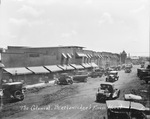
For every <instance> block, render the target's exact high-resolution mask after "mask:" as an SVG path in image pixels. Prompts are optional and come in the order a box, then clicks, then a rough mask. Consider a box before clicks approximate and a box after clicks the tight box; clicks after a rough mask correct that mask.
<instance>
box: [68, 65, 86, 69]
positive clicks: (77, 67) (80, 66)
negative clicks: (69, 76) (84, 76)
mask: <svg viewBox="0 0 150 119" xmlns="http://www.w3.org/2000/svg"><path fill="white" fill-rule="evenodd" d="M70 65H71V66H72V67H74V68H75V69H84V67H83V66H82V65H79V64H70Z"/></svg>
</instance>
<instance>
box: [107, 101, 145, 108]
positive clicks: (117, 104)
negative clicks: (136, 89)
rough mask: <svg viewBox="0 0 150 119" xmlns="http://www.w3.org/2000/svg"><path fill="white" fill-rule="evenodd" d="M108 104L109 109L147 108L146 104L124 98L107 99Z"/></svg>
mask: <svg viewBox="0 0 150 119" xmlns="http://www.w3.org/2000/svg"><path fill="white" fill-rule="evenodd" d="M106 105H107V107H108V109H121V108H122V109H129V108H130V109H136V110H146V108H145V106H143V105H142V104H141V103H136V102H131V101H124V100H107V101H106Z"/></svg>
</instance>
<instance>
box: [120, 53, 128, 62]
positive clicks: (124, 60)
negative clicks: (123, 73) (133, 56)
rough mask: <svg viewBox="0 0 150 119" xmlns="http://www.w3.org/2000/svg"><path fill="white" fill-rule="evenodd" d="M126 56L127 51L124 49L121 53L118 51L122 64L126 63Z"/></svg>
mask: <svg viewBox="0 0 150 119" xmlns="http://www.w3.org/2000/svg"><path fill="white" fill-rule="evenodd" d="M126 58H127V53H126V52H125V51H123V52H122V53H120V60H121V63H122V64H125V63H126Z"/></svg>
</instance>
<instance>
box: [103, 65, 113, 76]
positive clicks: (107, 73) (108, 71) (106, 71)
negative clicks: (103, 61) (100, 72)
mask: <svg viewBox="0 0 150 119" xmlns="http://www.w3.org/2000/svg"><path fill="white" fill-rule="evenodd" d="M110 71H114V70H113V69H112V68H111V67H109V68H106V69H105V72H104V74H105V76H107V75H109V73H110Z"/></svg>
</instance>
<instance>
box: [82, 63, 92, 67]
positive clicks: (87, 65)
mask: <svg viewBox="0 0 150 119" xmlns="http://www.w3.org/2000/svg"><path fill="white" fill-rule="evenodd" d="M82 66H83V67H84V68H90V67H92V66H91V65H90V64H88V63H82Z"/></svg>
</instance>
